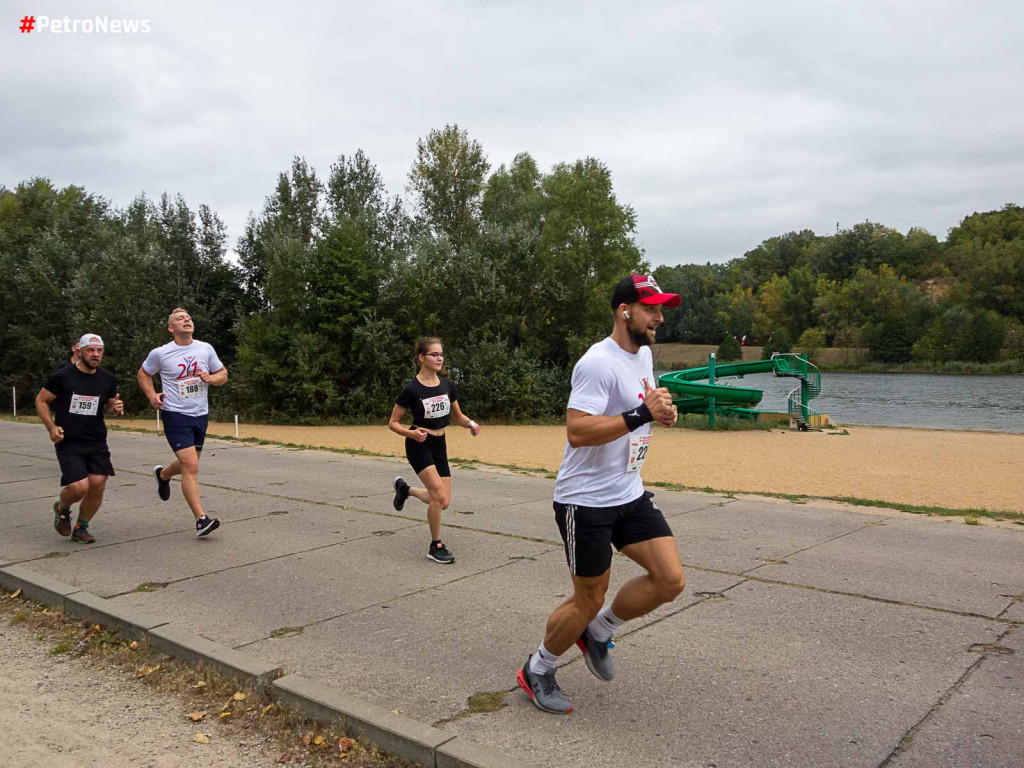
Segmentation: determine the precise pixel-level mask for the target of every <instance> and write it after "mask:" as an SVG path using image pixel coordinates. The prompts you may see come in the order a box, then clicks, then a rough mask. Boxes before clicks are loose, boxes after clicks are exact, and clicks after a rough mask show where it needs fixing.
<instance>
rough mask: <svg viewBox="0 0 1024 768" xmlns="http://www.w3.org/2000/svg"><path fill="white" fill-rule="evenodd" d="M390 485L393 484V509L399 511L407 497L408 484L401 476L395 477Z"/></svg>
mask: <svg viewBox="0 0 1024 768" xmlns="http://www.w3.org/2000/svg"><path fill="white" fill-rule="evenodd" d="M392 485H394V486H395V501H394V504H395V510H396V511H398V512H401V511H402V507H404V506H405V500H406V499H408V498H409V484H408V483H407V482H405V480H403V479H402V478H401V477H396V478H395V482H394V483H392Z"/></svg>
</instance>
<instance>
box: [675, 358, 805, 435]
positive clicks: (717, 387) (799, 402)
mask: <svg viewBox="0 0 1024 768" xmlns="http://www.w3.org/2000/svg"><path fill="white" fill-rule="evenodd" d="M758 373H771V374H773V375H775V376H788V377H792V378H795V379H799V380H800V387H799V388H798V389H795V390H793V392H791V393H790V397H789V413H790V415H791V416H793V417H794V418H797V419H798V420H802V421H806V420H807V416H808V414H809V413H811V411H810V408H809V407H808V402H809V401H810V400H811V399H812V398H814V397H817V396H818V394H819V393H820V392H821V374H820V373H819V371H818V369H817V368H815V367H814V366H813V365H811V364H810V363H808V362H807V359H806V358H805V357H804V356H803V355H789V354H786V355H782V354H779V355H775V356H773V357H772V358H771V359H769V360H751V361H749V362H745V363H716V361H715V358H714V355H709V356H708V365H706V366H703V367H701V368H687V369H686V370H683V371H671V372H669V373H665V374H662V375H661V376H659V377H658V386H659V387H666V388H667V389H668V391H669V392H670V393H671V394H672V402H673V403H675V405H676V407H677V408H679V412H680V413H707V414H709V415H711V416H713V414H714V412H715V411H718V412H729V413H732V414H733V415H737V416H745V415H749V416H755V417H756V414H757V411H755V410H753V407H754V406H756V405H757V404H758V403H760V402H761V398H762V397H763V396H764V393H763V392H762V391H761V390H760V389H752V388H747V387H732V386H723V385H721V384H718V383H717V382H718V381H719V380H720V379H724V378H740V379H742V378H743V377H744V376H749V375H753V374H758Z"/></svg>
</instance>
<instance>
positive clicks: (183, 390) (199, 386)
mask: <svg viewBox="0 0 1024 768" xmlns="http://www.w3.org/2000/svg"><path fill="white" fill-rule="evenodd" d="M205 392H206V385H205V384H204V383H203V380H202V379H200V378H199V377H198V376H195V377H193V378H191V379H179V380H178V397H180V398H181V399H182V400H188V399H191V398H193V397H202V396H203V394H204V393H205Z"/></svg>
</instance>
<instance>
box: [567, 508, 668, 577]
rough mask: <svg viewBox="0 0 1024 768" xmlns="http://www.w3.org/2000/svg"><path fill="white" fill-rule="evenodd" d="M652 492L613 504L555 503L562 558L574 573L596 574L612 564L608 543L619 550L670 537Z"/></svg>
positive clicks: (666, 524)
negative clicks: (562, 551) (613, 505)
mask: <svg viewBox="0 0 1024 768" xmlns="http://www.w3.org/2000/svg"><path fill="white" fill-rule="evenodd" d="M653 496H654V494H653V493H651V492H650V491H644V494H643V496H641V497H639V498H638V499H636V500H634V501H631V502H629V503H628V504H620V505H619V506H617V507H583V506H580V505H578V504H559V503H558V502H557V501H556V502H555V522H556V523H558V532H559V533H561V534H562V541H563V542H564V544H565V559H566V560H567V561H568V563H569V572H570V573H571V574H573V575H574V576H584V577H591V576H600V575H601V574H603V573H604V572H605V571H607V570H608V569H609V568H611V565H612V545H613V544H614V545H615V548H616V549H617V550H619V551H622V548H623V547H628V546H629V545H630V544H638V543H640V542H641V541H648V540H649V539H657V538H661V537H662V536H671V535H672V529H671V528H669V527H668V523H667V522H666V521H665V516H664V515H663V514H661V510H660V509H658V507H657V505H656V504H655V503H654V502H653V501H651V497H653Z"/></svg>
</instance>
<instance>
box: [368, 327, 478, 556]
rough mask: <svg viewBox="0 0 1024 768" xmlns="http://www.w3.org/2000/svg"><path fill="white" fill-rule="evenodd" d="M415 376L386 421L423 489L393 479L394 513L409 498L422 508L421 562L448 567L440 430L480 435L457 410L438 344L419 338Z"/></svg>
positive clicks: (447, 492)
mask: <svg viewBox="0 0 1024 768" xmlns="http://www.w3.org/2000/svg"><path fill="white" fill-rule="evenodd" d="M413 362H414V363H415V364H416V377H415V378H414V379H412V381H409V382H408V383H407V384H406V385H405V386H403V387H402V391H401V392H399V393H398V397H397V398H395V407H394V409H393V410H392V411H391V418H390V419H389V420H388V429H390V430H391V431H392V432H394V433H395V434H397V435H401V436H402V437H404V438H405V456H406V458H407V459H409V464H411V465H412V468H413V471H415V472H416V474H417V475H418V476H419V478H420V481H421V482H422V483H423V485H424V486H425V487H423V488H413V487H412V486H410V485H409V484H408V483H407V482H405V480H403V479H402V477H400V476H399V477H396V478H395V482H394V487H395V502H394V503H395V509H396V510H401V509H402V507H404V506H405V501H406V499H408V498H409V497H410V496H415V497H416V498H417V499H419V500H420V501H422V502H423V503H424V504H426V505H427V522H428V523H429V525H430V549H429V550H428V551H427V557H428V558H429V559H431V560H433V561H434V562H435V563H442V564H444V565H448V564H449V563H454V562H455V556H454V555H453V554H452V553H451V552H450V551H448V548H447V547H446V546H445V545H444V544H443V543H441V512H442V511H444V510H446V509H448V505H449V504H450V503H451V498H452V473H451V469H450V468H449V467H448V448H447V445H446V444H445V438H444V429H445V427H447V426H448V423H449V422H454V423H455V424H458V425H459V426H460V427H466V428H467V429H468V430H469V431H470V434H472V435H473V437H476V436H477V435H478V434H480V425H479V424H477V423H476V422H475V421H473V420H472V419H470V418H469V417H468V416H466V415H465V414H464V413H463V412H462V409H461V408H459V403H458V399H459V397H458V394H457V393H456V391H455V385H454V384H453V383H452V382H451V380H450V379H449V378H448V371H447V370H446V369H445V367H444V352H443V350H442V347H441V340H440V339H436V338H426V339H420V340H419V341H418V342H416V352H415V354H414V355H413ZM410 410H411V411H412V428H411V429H410V428H408V427H404V426H402V424H401V421H402V417H404V416H405V413H406V411H410Z"/></svg>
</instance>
